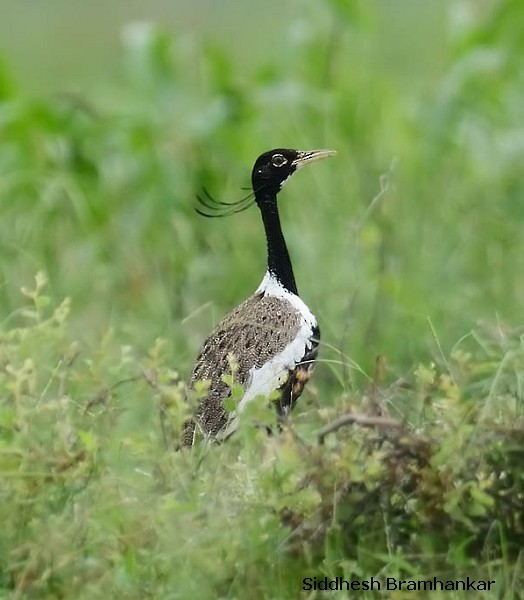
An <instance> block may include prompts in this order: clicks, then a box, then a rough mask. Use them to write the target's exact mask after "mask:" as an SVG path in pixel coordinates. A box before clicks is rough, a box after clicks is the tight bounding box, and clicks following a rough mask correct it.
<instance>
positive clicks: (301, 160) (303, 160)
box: [292, 150, 337, 169]
mask: <svg viewBox="0 0 524 600" xmlns="http://www.w3.org/2000/svg"><path fill="white" fill-rule="evenodd" d="M336 153H337V152H336V150H305V151H301V152H299V153H298V157H297V158H296V159H295V160H294V161H293V162H292V165H293V166H295V167H296V168H297V169H301V168H302V167H303V166H304V165H309V163H312V162H315V161H316V160H322V159H323V158H327V157H328V156H335V154H336Z"/></svg>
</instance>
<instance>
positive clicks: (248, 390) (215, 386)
mask: <svg viewBox="0 0 524 600" xmlns="http://www.w3.org/2000/svg"><path fill="white" fill-rule="evenodd" d="M333 154H335V152H334V151H333V150H313V151H299V150H290V149H283V148H280V149H276V150H271V151H269V152H265V153H264V154H262V155H261V156H259V157H258V158H257V160H256V162H255V165H254V167H253V172H252V175H251V182H252V186H253V192H252V194H250V195H249V196H247V197H246V198H244V199H242V200H240V201H239V202H236V203H224V202H217V201H215V200H213V199H212V198H211V197H210V196H207V197H206V198H199V200H200V202H201V204H202V205H203V208H202V209H199V210H198V212H200V213H201V214H203V215H204V216H222V215H225V214H232V213H234V212H239V211H240V210H244V209H245V208H247V207H248V206H250V204H251V203H252V201H254V202H256V204H257V205H258V208H259V209H260V212H261V215H262V221H263V223H264V228H265V232H266V238H267V271H266V274H265V276H264V278H263V279H262V282H261V284H260V285H259V287H258V288H257V290H256V291H255V293H254V294H253V295H252V296H250V297H249V298H248V299H247V300H245V301H244V302H242V304H240V305H239V306H237V308H235V309H234V310H233V311H231V312H230V313H229V314H228V315H226V316H225V317H224V319H222V321H221V322H220V323H219V324H218V325H217V327H216V328H215V330H214V331H213V333H212V334H211V335H210V336H209V337H208V338H207V339H206V340H205V341H204V343H203V345H202V347H201V349H200V351H199V353H198V356H197V359H196V362H195V365H194V367H193V372H192V374H191V379H190V383H189V387H190V388H193V387H194V386H195V383H196V382H198V381H207V382H208V385H209V387H208V388H207V390H206V392H205V397H204V398H203V399H202V400H201V402H200V405H199V406H198V408H197V410H196V412H195V413H194V415H193V416H192V417H191V418H190V419H189V420H187V421H186V422H185V424H184V428H183V433H182V445H183V446H191V445H193V444H194V442H195V440H196V439H198V438H200V437H203V438H204V439H216V440H223V439H225V438H227V437H228V436H229V435H230V434H231V433H233V431H234V430H235V429H236V427H237V424H238V415H239V413H240V412H241V411H242V409H243V408H244V407H245V406H246V405H247V404H248V403H249V402H251V401H253V400H254V399H255V398H257V397H264V398H267V397H268V396H270V394H272V392H274V391H275V390H278V398H277V399H276V400H275V405H276V411H277V415H278V417H279V419H284V418H285V417H286V416H287V415H288V414H289V413H290V411H291V410H292V409H293V408H294V406H295V404H296V401H297V399H298V397H299V396H300V394H301V393H302V390H303V389H304V386H305V385H306V383H307V381H308V380H309V377H310V375H311V372H312V370H313V366H314V362H315V359H316V356H317V353H318V344H319V341H320V330H319V327H318V324H317V320H316V319H315V317H314V316H313V314H312V312H311V311H310V310H309V308H308V307H307V306H306V304H305V303H304V302H303V300H302V299H301V298H300V297H299V295H298V291H297V286H296V283H295V277H294V275H293V268H292V266H291V260H290V258H289V253H288V249H287V246H286V242H285V240H284V235H283V233H282V228H281V226H280V218H279V213H278V204H277V194H278V193H279V192H280V190H281V189H282V186H283V185H284V184H285V183H286V182H287V180H288V179H289V178H290V177H291V175H293V173H294V172H295V171H297V170H298V169H300V168H301V167H303V166H304V165H308V164H310V163H312V162H314V161H317V160H320V159H322V158H326V157H328V156H332V155H333ZM210 211H211V212H210ZM231 357H234V360H235V361H236V364H237V371H236V373H235V383H239V384H240V385H241V386H242V388H243V395H242V397H241V399H240V400H239V402H238V404H237V405H236V407H235V408H234V410H227V409H226V407H225V406H224V401H225V400H227V398H228V397H229V396H230V394H231V388H230V386H229V385H228V383H226V381H224V377H223V376H224V375H227V374H230V373H231V364H230V363H231ZM226 379H227V378H226Z"/></svg>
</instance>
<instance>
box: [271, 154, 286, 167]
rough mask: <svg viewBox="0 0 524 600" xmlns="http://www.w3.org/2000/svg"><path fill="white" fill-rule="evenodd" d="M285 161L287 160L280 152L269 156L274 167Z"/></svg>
mask: <svg viewBox="0 0 524 600" xmlns="http://www.w3.org/2000/svg"><path fill="white" fill-rule="evenodd" d="M286 163H287V160H286V159H285V158H284V157H283V156H282V154H275V156H273V157H272V158H271V164H272V165H273V166H274V167H282V166H283V165H285V164H286Z"/></svg>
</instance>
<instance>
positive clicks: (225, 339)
mask: <svg viewBox="0 0 524 600" xmlns="http://www.w3.org/2000/svg"><path fill="white" fill-rule="evenodd" d="M301 321H302V318H301V315H300V313H299V312H298V311H297V310H296V309H295V308H294V307H293V306H292V305H291V304H290V303H289V302H288V301H287V300H284V299H282V298H275V297H272V296H265V295H264V294H255V295H254V296H251V297H250V298H248V300H246V301H245V302H243V303H242V304H241V305H239V306H238V308H236V309H235V310H233V311H232V312H231V313H229V314H228V315H227V316H226V317H225V318H224V319H223V320H222V321H221V322H220V324H219V325H218V326H217V328H216V329H215V331H214V332H213V333H212V334H211V335H210V336H209V337H208V338H207V339H206V340H205V342H204V344H203V345H202V348H201V349H200V352H199V354H198V357H197V359H196V363H195V366H194V369H193V373H192V375H191V380H190V387H193V386H194V385H195V383H196V382H197V381H208V382H209V388H208V391H207V395H206V397H205V398H204V399H203V400H202V402H201V403H200V405H199V407H198V408H197V410H196V412H195V414H194V416H193V417H192V418H191V419H189V420H188V421H187V422H186V423H185V424H184V431H183V435H182V444H183V445H184V446H190V445H192V444H193V441H194V439H195V434H196V433H199V432H200V433H202V434H204V435H208V436H210V437H216V436H217V435H219V434H220V433H223V432H224V430H225V429H226V427H227V425H228V420H229V418H230V413H228V412H227V411H226V409H225V408H224V400H225V399H226V398H227V397H228V396H229V395H230V393H231V390H230V387H229V385H227V384H226V383H225V382H224V381H223V380H222V375H224V374H228V373H230V372H231V367H230V364H229V360H228V355H229V354H230V353H231V354H233V355H234V357H235V360H236V362H237V364H238V371H237V373H236V375H235V382H236V383H239V384H240V385H242V387H243V388H244V390H246V388H248V387H249V386H250V384H251V380H252V375H253V372H254V371H256V370H259V369H261V368H262V367H263V366H264V365H266V364H267V363H269V362H270V361H271V360H273V359H274V358H275V357H277V356H281V354H282V352H283V351H284V350H285V349H286V347H288V345H289V344H290V343H291V342H293V340H294V339H295V338H296V336H297V335H298V334H299V332H300V329H301V326H302V322H301ZM315 356H316V347H315V350H314V352H312V353H311V355H310V360H314V357H315ZM310 364H312V363H308V364H307V365H306V370H307V371H308V373H309V372H310ZM295 367H296V364H293V366H292V369H290V372H291V377H288V376H287V375H288V373H287V372H284V373H282V376H283V379H284V380H285V383H284V385H283V388H282V389H283V390H284V388H285V387H286V385H289V382H290V381H291V380H292V379H293V374H294V373H295V371H296V368H295ZM299 370H300V368H299ZM300 372H301V373H302V370H300ZM294 380H295V383H294V384H293V385H292V387H291V388H290V393H289V394H286V395H287V396H288V397H289V400H286V401H285V402H284V403H286V404H289V405H290V406H292V405H294V402H295V401H296V398H298V395H299V392H298V385H299V380H300V381H304V383H305V381H306V380H307V379H305V378H304V377H302V376H301V375H299V374H298V372H297V374H296V375H295V376H294ZM302 387H303V386H302ZM300 391H302V390H301V389H300ZM279 412H280V408H279Z"/></svg>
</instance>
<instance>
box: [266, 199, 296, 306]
mask: <svg viewBox="0 0 524 600" xmlns="http://www.w3.org/2000/svg"><path fill="white" fill-rule="evenodd" d="M258 206H259V208H260V212H261V213H262V220H263V221H264V227H265V229H266V238H267V270H268V271H269V272H270V273H271V274H272V275H273V276H274V277H275V278H276V279H277V280H278V281H279V282H280V283H281V284H282V285H283V286H284V288H285V289H286V290H288V291H290V292H291V293H293V294H297V295H298V291H297V284H296V283H295V276H294V275H293V267H292V266H291V259H290V258H289V252H288V250H287V246H286V240H285V239H284V234H283V233H282V227H281V226H280V217H279V215H278V205H277V198H276V196H271V197H266V198H264V199H263V200H262V201H261V202H258Z"/></svg>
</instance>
